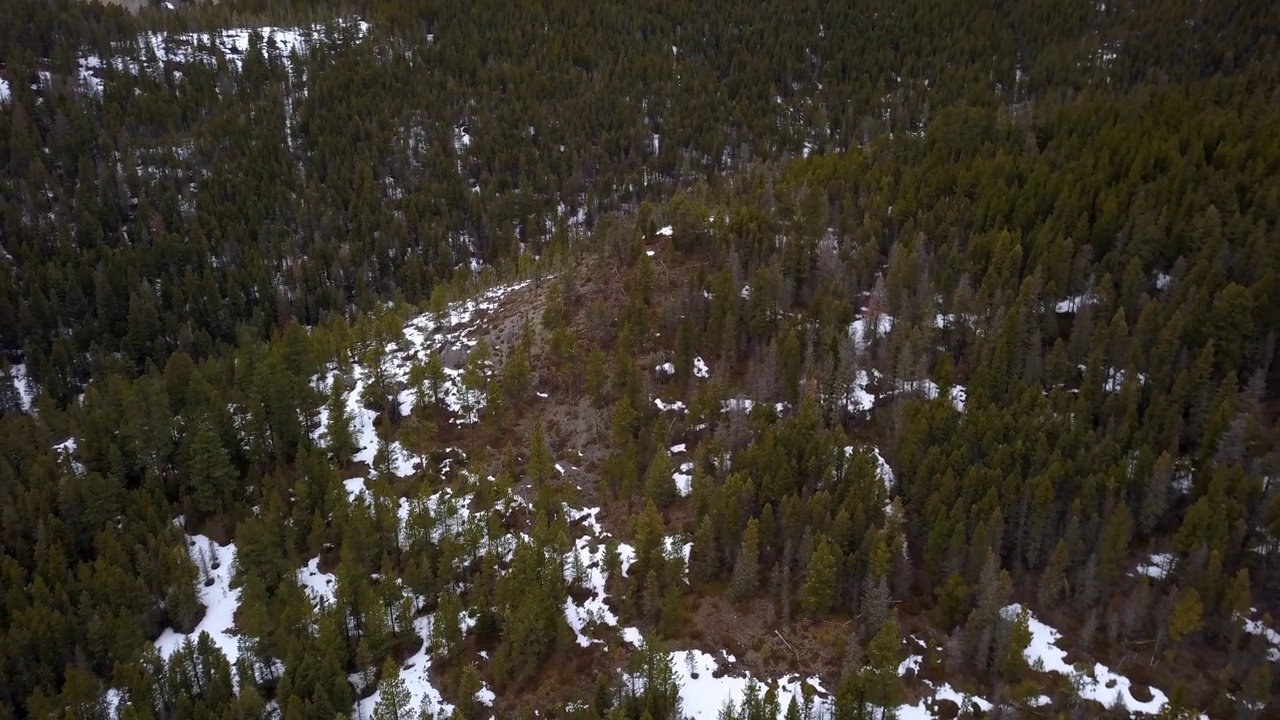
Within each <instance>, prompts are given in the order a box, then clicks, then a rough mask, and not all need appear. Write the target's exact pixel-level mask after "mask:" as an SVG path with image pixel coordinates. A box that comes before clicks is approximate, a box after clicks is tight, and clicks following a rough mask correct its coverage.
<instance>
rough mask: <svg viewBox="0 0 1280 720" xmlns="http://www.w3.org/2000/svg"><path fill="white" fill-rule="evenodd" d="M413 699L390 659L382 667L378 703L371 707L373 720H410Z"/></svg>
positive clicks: (392, 660)
mask: <svg viewBox="0 0 1280 720" xmlns="http://www.w3.org/2000/svg"><path fill="white" fill-rule="evenodd" d="M412 699H413V697H412V696H411V695H410V694H409V688H408V687H406V686H405V684H404V680H401V679H400V666H399V665H398V664H396V661H395V660H394V659H392V658H388V659H387V661H386V662H385V663H383V665H382V678H381V679H380V680H379V681H378V702H377V703H375V704H374V706H373V720H410V718H412V717H413V711H412V710H410V707H409V706H410V703H411V702H412Z"/></svg>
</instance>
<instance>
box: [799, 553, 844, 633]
mask: <svg viewBox="0 0 1280 720" xmlns="http://www.w3.org/2000/svg"><path fill="white" fill-rule="evenodd" d="M807 567H808V571H807V576H806V577H805V581H804V587H803V588H801V590H800V595H801V601H800V607H801V609H802V610H803V612H804V613H805V614H806V615H808V616H810V617H813V618H821V617H823V616H825V615H826V614H827V612H828V611H830V609H831V604H832V602H833V601H834V599H835V587H836V557H835V551H834V550H833V549H832V547H831V543H830V542H828V541H827V538H826V536H825V535H822V536H820V537H819V538H818V542H817V544H815V545H814V548H813V553H812V554H811V555H810V556H809V562H808V565H807Z"/></svg>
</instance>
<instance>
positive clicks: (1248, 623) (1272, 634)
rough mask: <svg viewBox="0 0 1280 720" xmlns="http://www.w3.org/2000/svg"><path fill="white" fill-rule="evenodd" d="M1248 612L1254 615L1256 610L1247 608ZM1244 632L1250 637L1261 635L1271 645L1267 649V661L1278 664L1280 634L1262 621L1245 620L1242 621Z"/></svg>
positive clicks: (1279, 660)
mask: <svg viewBox="0 0 1280 720" xmlns="http://www.w3.org/2000/svg"><path fill="white" fill-rule="evenodd" d="M1249 611H1250V612H1251V613H1253V614H1256V613H1257V612H1258V609H1257V608H1249ZM1244 631H1245V632H1247V633H1249V634H1250V635H1261V636H1262V637H1264V638H1266V640H1267V642H1268V643H1270V644H1271V647H1270V648H1267V659H1268V660H1270V661H1271V662H1273V663H1280V632H1276V631H1275V630H1272V629H1271V628H1269V627H1267V625H1266V623H1264V622H1263V621H1262V620H1256V619H1246V620H1245V621H1244Z"/></svg>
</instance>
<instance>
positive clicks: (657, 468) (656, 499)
mask: <svg viewBox="0 0 1280 720" xmlns="http://www.w3.org/2000/svg"><path fill="white" fill-rule="evenodd" d="M644 484H645V489H646V494H647V495H648V496H649V499H650V500H652V501H653V503H654V504H655V505H657V506H658V508H659V509H664V508H666V507H667V506H669V505H670V504H671V503H672V501H674V500H675V499H676V486H675V480H674V479H673V478H672V475H671V463H670V461H669V455H668V453H667V449H666V448H665V447H659V448H658V449H657V451H656V452H655V453H654V454H653V460H652V461H651V462H650V463H649V469H648V471H647V472H646V473H645V476H644Z"/></svg>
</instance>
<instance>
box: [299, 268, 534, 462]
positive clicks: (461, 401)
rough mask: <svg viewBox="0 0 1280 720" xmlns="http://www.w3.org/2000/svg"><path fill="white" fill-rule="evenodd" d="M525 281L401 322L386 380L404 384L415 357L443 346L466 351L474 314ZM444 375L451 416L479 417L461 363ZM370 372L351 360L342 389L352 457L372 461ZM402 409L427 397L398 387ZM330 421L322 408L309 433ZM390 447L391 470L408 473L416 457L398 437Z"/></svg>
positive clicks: (321, 382)
mask: <svg viewBox="0 0 1280 720" xmlns="http://www.w3.org/2000/svg"><path fill="white" fill-rule="evenodd" d="M526 285H528V282H522V283H516V284H514V285H504V286H500V287H496V288H493V289H492V290H489V291H488V292H486V293H484V294H483V295H481V296H480V297H479V298H476V299H474V300H468V301H466V302H462V303H454V304H452V305H450V306H449V308H448V309H447V310H446V311H445V312H444V313H442V315H441V317H438V318H437V317H434V316H433V315H431V314H430V313H424V314H422V315H419V316H417V317H415V318H414V319H412V320H410V321H409V322H407V323H406V324H405V325H404V328H403V332H402V335H401V336H400V337H399V338H393V339H392V341H391V342H389V343H388V344H387V347H386V357H387V360H386V363H385V365H384V368H383V369H384V372H385V373H386V376H387V377H388V378H389V380H390V382H391V383H392V384H393V385H396V386H407V384H408V379H409V369H410V368H411V367H412V366H413V364H414V363H415V362H419V361H421V362H425V361H426V359H427V358H428V357H429V356H430V355H431V354H433V353H441V352H442V351H444V350H445V349H446V348H453V349H456V350H459V351H469V350H470V349H471V348H474V347H475V346H476V345H477V344H478V343H479V339H478V336H477V331H478V329H479V328H478V322H477V321H478V320H479V318H480V317H481V316H483V315H484V314H486V313H488V312H491V311H493V310H495V309H496V308H497V307H498V304H499V303H500V302H501V301H502V300H503V298H505V297H506V296H507V295H508V294H510V293H512V292H514V291H516V290H519V289H521V288H523V287H524V286H526ZM444 374H445V381H444V384H443V385H442V386H441V388H440V401H441V403H442V404H443V405H444V406H445V407H446V408H447V409H448V410H449V411H450V413H451V414H452V415H453V417H452V419H451V422H453V423H455V424H458V425H466V424H471V423H474V422H476V421H477V420H479V416H480V412H481V411H482V410H483V409H484V402H485V398H484V395H483V393H480V392H477V391H474V390H472V389H469V388H467V387H466V384H465V383H464V382H463V370H462V369H460V368H450V367H446V368H444ZM336 375H337V371H336V370H331V371H330V372H329V373H328V375H326V376H325V377H324V378H321V379H317V381H316V385H317V386H318V389H320V390H321V391H322V392H326V393H327V392H328V391H329V389H330V388H331V387H332V384H333V381H334V378H335V376H336ZM370 375H371V373H370V371H369V369H367V368H365V367H363V366H362V365H360V364H358V363H357V364H355V365H353V366H352V370H351V374H350V379H351V380H352V381H353V382H350V383H349V384H348V385H349V387H350V390H348V391H347V394H346V409H347V415H348V416H349V417H350V418H351V421H352V422H351V425H352V431H353V434H354V435H355V441H356V444H357V445H358V446H359V451H358V452H357V453H356V455H355V456H354V458H353V459H354V460H355V461H356V462H363V463H366V464H369V465H370V466H372V464H373V459H374V457H375V455H376V454H377V451H378V442H379V441H378V435H377V431H376V429H375V427H374V420H375V419H376V415H377V414H376V413H375V412H374V411H372V410H369V409H367V408H365V406H364V401H363V396H364V391H365V385H366V383H367V382H368V379H369V377H370ZM396 399H397V401H398V402H399V404H400V413H401V414H402V415H406V416H407V415H408V414H409V413H411V412H412V411H413V408H414V407H415V406H416V405H417V404H418V403H419V402H423V401H424V400H426V398H419V397H418V394H417V391H416V390H415V389H414V388H408V389H405V390H401V391H400V392H399V394H398V395H397V398H396ZM328 424H329V414H328V409H327V408H324V407H322V408H321V409H320V421H319V426H318V427H317V429H316V430H315V432H314V433H313V438H314V439H315V440H316V441H317V442H321V443H323V442H324V439H325V435H326V432H327V429H328ZM388 445H389V450H390V453H391V468H392V472H393V473H394V474H395V475H397V476H399V477H406V476H409V475H412V474H413V473H414V472H416V471H417V470H418V461H417V459H416V458H414V457H413V456H412V454H411V453H409V452H408V451H407V450H406V449H405V448H404V447H403V446H402V445H401V444H400V442H399V441H392V442H390V443H388Z"/></svg>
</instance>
